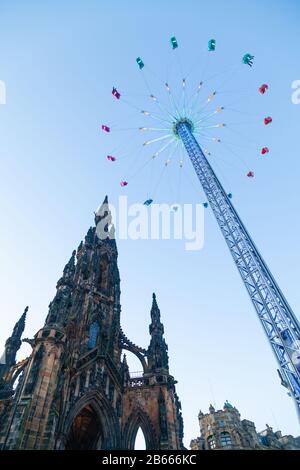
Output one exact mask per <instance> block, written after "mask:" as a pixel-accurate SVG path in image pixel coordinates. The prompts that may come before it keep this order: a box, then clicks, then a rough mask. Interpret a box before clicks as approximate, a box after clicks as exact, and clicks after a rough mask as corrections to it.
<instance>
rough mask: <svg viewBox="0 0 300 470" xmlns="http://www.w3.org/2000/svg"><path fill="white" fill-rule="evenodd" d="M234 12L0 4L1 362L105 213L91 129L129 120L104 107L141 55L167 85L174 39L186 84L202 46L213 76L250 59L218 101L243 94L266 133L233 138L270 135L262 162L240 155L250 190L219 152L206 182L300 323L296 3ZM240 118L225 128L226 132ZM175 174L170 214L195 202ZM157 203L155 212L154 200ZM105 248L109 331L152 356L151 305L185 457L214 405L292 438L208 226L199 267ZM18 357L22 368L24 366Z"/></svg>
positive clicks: (172, 250) (225, 256) (292, 420)
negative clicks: (114, 325) (213, 177)
mask: <svg viewBox="0 0 300 470" xmlns="http://www.w3.org/2000/svg"><path fill="white" fill-rule="evenodd" d="M247 3H248V5H247V6H246V5H245V2H244V1H227V2H223V1H218V0H216V1H214V2H203V1H192V0H186V1H185V2H182V1H181V2H179V1H177V0H173V1H164V2H156V1H153V2H151V3H147V4H146V3H141V2H138V1H130V2H129V1H127V2H125V1H114V2H104V1H89V0H87V1H73V2H71V1H60V2H58V1H51V2H50V1H44V2H38V1H30V0H28V1H27V2H21V1H3V0H1V1H0V19H1V20H0V21H1V28H0V80H4V81H5V83H6V87H7V104H6V105H5V106H3V105H2V106H0V158H1V172H0V192H1V197H0V208H1V232H0V246H1V250H0V312H1V328H0V345H1V347H3V345H4V342H5V339H6V338H7V337H8V336H9V334H10V333H11V330H12V327H13V325H14V323H15V321H16V320H17V319H18V317H19V315H20V314H21V313H22V311H23V309H24V307H25V306H26V305H29V306H30V310H29V315H28V321H27V326H26V331H25V335H26V336H28V337H31V336H33V335H34V333H35V332H36V331H37V329H38V328H40V327H41V326H42V324H43V322H44V319H45V316H46V314H47V306H48V304H49V302H50V300H51V299H52V297H53V295H54V293H55V284H56V281H57V280H58V278H59V277H60V275H61V271H62V269H63V267H64V264H65V263H66V261H67V260H68V258H69V256H70V254H71V252H72V250H73V248H76V247H77V246H78V244H79V242H80V240H81V239H82V238H83V236H84V235H85V233H86V231H87V229H88V227H89V226H90V225H91V224H92V223H93V211H94V210H95V209H96V208H97V206H98V205H99V203H100V202H101V201H102V200H103V198H104V196H105V194H108V195H109V199H110V200H111V201H112V202H113V203H116V202H117V199H118V195H119V194H120V193H121V188H120V187H119V179H120V175H119V174H118V173H117V172H116V171H118V170H115V167H112V166H109V165H108V164H107V162H106V161H105V155H106V153H107V151H108V150H109V148H108V141H107V140H105V139H104V137H103V135H102V134H100V133H99V131H98V126H99V124H100V123H102V122H103V121H105V120H109V121H112V120H115V121H118V119H122V120H123V119H125V120H126V113H128V116H130V115H132V111H130V109H128V110H126V109H125V110H124V108H123V111H122V113H123V114H122V116H121V114H120V116H119V115H118V113H119V108H117V107H116V102H112V100H111V96H110V92H111V87H112V86H113V85H116V86H118V87H120V88H121V89H122V90H126V89H128V90H129V91H132V90H133V91H134V89H135V86H137V87H140V77H139V76H138V71H137V69H136V66H135V64H134V60H135V58H136V57H137V56H138V55H141V56H143V58H146V59H147V61H148V62H151V67H152V69H154V70H156V73H157V74H158V75H159V76H161V78H162V80H165V69H166V67H165V66H166V63H165V60H166V59H165V58H166V56H167V54H168V52H169V51H168V47H169V45H168V41H169V37H170V36H171V35H173V34H175V35H176V36H177V37H178V40H179V41H180V47H182V50H181V54H182V56H181V57H182V62H183V67H185V69H189V66H190V64H192V63H193V73H194V77H196V78H197V73H198V72H197V65H198V62H197V60H198V59H196V63H195V57H197V56H198V52H199V56H201V52H202V51H203V50H204V49H205V47H206V44H207V40H208V39H210V38H211V37H214V38H215V39H216V40H217V46H218V49H217V54H218V55H217V56H216V58H217V64H218V65H217V66H216V67H217V69H219V70H220V71H222V70H224V69H225V68H226V63H227V64H229V65H230V64H232V63H234V62H235V61H240V57H241V55H242V54H243V53H244V52H253V54H254V55H255V69H253V71H252V70H251V71H250V70H249V74H244V73H243V74H242V75H241V76H239V77H238V76H233V77H232V81H231V82H230V87H229V86H227V90H228V91H234V90H235V89H239V90H245V89H248V88H251V87H253V88H251V90H252V89H253V90H254V88H255V92H254V95H253V96H254V98H253V99H250V98H247V99H245V100H244V103H243V107H242V108H241V109H243V110H246V111H247V110H248V109H249V110H250V112H252V113H254V112H256V110H257V111H258V115H259V116H260V113H264V109H265V110H266V112H267V114H270V115H272V116H273V118H274V122H273V124H272V127H270V128H268V129H263V130H262V129H260V128H259V126H258V127H257V129H258V130H256V127H255V126H252V124H249V127H247V126H244V127H243V132H244V133H245V134H248V135H249V134H252V133H253V132H255V133H256V132H257V134H255V135H254V136H253V138H254V139H257V140H258V141H259V142H260V143H264V142H262V139H264V138H265V137H264V136H265V135H267V139H266V140H267V144H268V146H269V147H270V148H271V149H272V152H271V153H272V154H271V156H270V158H269V159H268V160H262V159H261V160H259V158H258V157H257V160H256V157H254V156H253V151H252V153H251V152H250V150H249V149H243V156H242V157H241V158H245V159H246V160H247V162H248V161H250V160H251V158H252V159H253V160H251V162H253V167H254V169H255V171H256V174H257V177H256V179H255V181H253V182H251V184H250V182H249V181H248V179H247V178H245V177H244V169H243V165H240V166H239V165H238V162H236V164H234V165H231V163H232V156H230V155H229V154H228V155H227V153H226V152H225V151H224V155H223V156H222V150H221V147H220V148H219V150H218V155H220V162H216V166H215V169H216V172H217V173H218V174H219V175H220V178H221V180H222V181H224V183H225V184H226V187H227V188H228V189H229V190H231V191H232V192H233V193H234V202H235V205H236V207H237V209H238V211H239V212H240V214H241V215H242V218H243V220H244V221H245V223H246V225H247V227H248V229H249V231H250V233H251V234H252V235H253V238H254V239H255V241H256V243H257V245H258V246H259V248H260V249H261V252H262V254H263V256H264V258H265V259H266V261H267V262H268V263H269V265H270V267H271V270H272V271H273V273H274V275H275V277H276V278H277V280H278V281H279V283H280V285H281V287H282V290H283V291H284V293H285V294H286V296H287V298H288V300H289V302H290V303H291V305H292V307H293V308H294V310H295V312H296V314H297V313H298V312H299V307H300V298H299V265H300V258H299V250H298V239H299V235H298V233H299V221H298V218H297V214H298V212H299V208H298V201H299V169H300V163H299V155H298V149H299V118H300V105H298V106H297V105H294V104H292V102H291V92H292V90H291V83H292V81H293V80H296V79H300V72H299V52H298V50H297V43H298V39H299V30H298V28H299V25H298V19H299V14H300V7H299V3H298V2H297V1H296V0H295V1H291V0H289V1H278V0H277V1H274V0H273V1H267V0H265V1H252V2H247ZM199 60H200V59H199ZM194 64H195V68H194ZM200 65H201V64H200ZM200 69H201V67H200ZM247 72H248V70H247ZM262 82H267V83H270V85H271V87H270V93H269V94H268V95H267V96H265V97H263V99H264V101H263V103H264V104H263V105H262V104H261V103H262V101H259V100H260V98H261V97H259V95H258V93H257V92H256V89H257V85H260V84H261V83H262ZM136 83H138V85H135V84H136ZM251 90H250V91H251ZM232 96H233V101H234V99H235V96H234V93H233V95H231V97H232ZM245 96H248V95H247V94H245ZM226 99H227V98H226ZM139 105H140V106H141V107H143V99H142V98H141V100H140V102H139ZM247 106H249V108H247ZM120 113H121V112H120ZM123 116H125V117H124V118H123ZM240 119H241V117H240V115H236V122H237V121H238V120H240ZM225 121H226V119H225ZM119 122H120V121H119ZM122 122H124V121H122ZM141 125H143V123H141ZM124 127H126V126H124ZM236 129H238V130H241V128H239V127H237V128H236ZM265 131H267V134H264V135H262V132H265ZM228 132H230V130H228ZM115 139H116V142H115V146H116V147H118V148H121V149H123V151H124V152H126V151H127V150H130V143H129V142H128V135H126V134H125V133H124V134H122V133H118V134H116V137H115ZM237 139H239V141H240V136H237ZM230 140H231V141H234V140H235V135H234V133H232V134H231V139H230ZM244 145H245V143H244ZM221 158H223V160H224V163H222V162H221ZM227 159H228V161H227ZM230 159H231V160H230ZM228 163H229V164H228ZM246 169H248V168H246ZM249 169H250V168H249ZM188 171H190V178H194V183H195V184H194V185H192V184H190V182H189V180H186V181H185V182H183V190H182V191H183V196H182V202H193V203H195V202H197V201H199V200H200V201H202V197H203V196H202V193H201V191H200V189H199V194H198V193H197V189H195V188H197V184H196V179H195V177H194V176H193V173H192V169H191V168H190V170H188ZM146 180H147V174H146V173H144V174H143V175H141V177H140V178H138V179H136V180H135V181H134V184H132V185H130V186H129V187H128V191H127V194H128V196H129V198H130V200H131V201H132V202H136V201H139V200H140V199H141V198H144V196H145V192H146V189H145V184H146V183H145V182H146ZM252 183H253V184H252ZM122 194H123V193H122ZM158 197H160V198H161V200H163V198H164V197H165V198H167V195H166V190H165V188H164V187H162V188H161V189H160V191H158ZM118 248H119V268H120V273H121V279H122V284H121V288H122V326H123V329H124V330H125V331H126V334H127V335H128V336H129V337H130V338H131V339H132V340H133V341H134V342H136V343H138V344H140V345H141V346H147V344H148V342H149V337H148V323H149V319H150V315H149V311H150V306H151V294H152V292H153V291H155V292H156V293H157V297H158V302H159V305H160V308H161V313H162V319H163V322H164V324H165V336H166V340H167V343H168V345H169V353H170V366H171V372H172V374H173V375H174V376H175V377H176V379H177V380H178V387H177V388H178V394H179V396H180V399H181V401H182V407H183V417H184V423H185V444H186V445H189V442H190V439H191V438H194V437H196V436H197V435H199V429H198V423H197V414H198V411H199V409H200V408H201V409H202V410H203V411H207V409H208V406H209V404H210V403H211V402H214V403H216V406H217V407H221V406H222V405H223V403H224V401H225V400H226V399H228V400H229V401H230V402H231V403H233V404H234V405H235V406H236V407H237V408H238V409H239V410H240V412H241V414H242V416H243V417H245V418H248V419H251V420H253V421H255V423H256V425H257V429H258V430H261V429H263V428H264V427H265V423H268V424H269V425H272V426H274V428H277V427H279V428H280V429H281V430H282V431H283V432H284V433H292V434H298V433H299V427H298V423H297V418H296V413H295V410H294V405H293V403H292V401H291V400H290V399H289V398H288V396H287V394H286V391H285V389H284V388H282V387H281V385H280V383H279V380H278V376H277V372H276V368H277V365H276V363H275V360H274V357H273V354H272V351H271V349H270V347H269V345H268V344H267V341H266V339H265V337H264V334H263V331H262V327H261V325H260V324H259V322H258V320H257V318H256V316H255V312H254V310H253V308H252V306H251V304H250V301H249V300H248V297H247V294H246V291H245V289H244V287H243V286H242V284H241V281H240V278H239V275H238V273H237V271H236V269H235V267H234V265H233V263H232V259H231V256H230V254H229V253H228V251H227V248H226V245H225V242H224V241H223V239H222V236H221V234H220V232H219V230H218V227H217V224H216V222H215V220H214V218H213V215H212V214H211V212H210V211H206V213H205V246H204V249H203V250H201V251H199V252H187V251H185V250H184V249H183V245H182V244H181V243H179V242H174V241H169V242H167V241H125V240H124V241H119V242H118ZM23 348H24V349H23V354H26V353H28V352H29V350H28V349H27V347H26V346H23ZM131 364H132V368H133V369H134V368H136V367H138V366H136V364H135V363H133V362H131Z"/></svg>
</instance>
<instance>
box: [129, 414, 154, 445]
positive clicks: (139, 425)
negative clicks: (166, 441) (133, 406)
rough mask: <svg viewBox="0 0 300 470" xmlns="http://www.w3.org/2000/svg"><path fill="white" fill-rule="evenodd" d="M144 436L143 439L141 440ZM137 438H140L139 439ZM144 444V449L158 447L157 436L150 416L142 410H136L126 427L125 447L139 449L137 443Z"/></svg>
mask: <svg viewBox="0 0 300 470" xmlns="http://www.w3.org/2000/svg"><path fill="white" fill-rule="evenodd" d="M140 437H141V438H142V441H141V440H140ZM137 438H138V439H139V440H138V441H137ZM141 443H142V444H143V449H147V450H151V449H158V442H157V436H156V434H155V431H154V428H153V426H152V422H151V420H150V418H149V416H148V415H147V414H146V413H144V412H143V411H142V410H137V411H136V412H134V413H133V414H132V415H131V416H130V417H129V419H128V420H127V423H126V425H125V427H124V434H123V448H124V449H127V450H134V449H135V450H139V449H142V448H141V447H139V448H138V447H136V444H139V445H140V444H141Z"/></svg>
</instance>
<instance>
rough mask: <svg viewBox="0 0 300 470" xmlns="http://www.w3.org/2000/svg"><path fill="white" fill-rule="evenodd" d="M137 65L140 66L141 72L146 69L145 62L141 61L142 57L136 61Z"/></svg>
mask: <svg viewBox="0 0 300 470" xmlns="http://www.w3.org/2000/svg"><path fill="white" fill-rule="evenodd" d="M136 63H137V64H138V66H139V68H140V70H141V69H143V68H144V67H145V64H144V62H143V61H142V59H141V58H140V57H138V58H137V59H136Z"/></svg>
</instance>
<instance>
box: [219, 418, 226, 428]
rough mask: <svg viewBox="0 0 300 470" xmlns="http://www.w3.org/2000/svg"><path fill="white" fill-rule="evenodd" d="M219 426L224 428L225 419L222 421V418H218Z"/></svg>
mask: <svg viewBox="0 0 300 470" xmlns="http://www.w3.org/2000/svg"><path fill="white" fill-rule="evenodd" d="M219 426H220V428H224V426H225V421H223V420H222V419H220V420H219Z"/></svg>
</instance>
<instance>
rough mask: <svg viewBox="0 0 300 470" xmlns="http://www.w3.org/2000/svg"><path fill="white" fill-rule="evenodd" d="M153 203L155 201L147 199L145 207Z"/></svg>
mask: <svg viewBox="0 0 300 470" xmlns="http://www.w3.org/2000/svg"><path fill="white" fill-rule="evenodd" d="M152 202H153V199H147V200H146V201H145V202H144V206H150V205H151V204H152Z"/></svg>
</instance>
